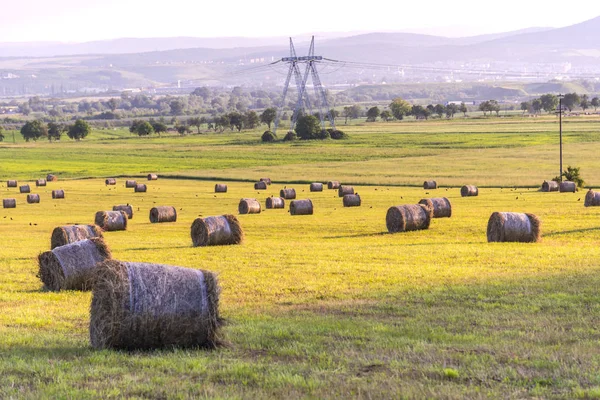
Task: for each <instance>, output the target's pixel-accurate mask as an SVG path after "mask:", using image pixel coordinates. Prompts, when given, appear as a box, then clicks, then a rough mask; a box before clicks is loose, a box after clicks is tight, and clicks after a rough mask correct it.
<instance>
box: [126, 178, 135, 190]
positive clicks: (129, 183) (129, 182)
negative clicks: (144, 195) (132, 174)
mask: <svg viewBox="0 0 600 400" xmlns="http://www.w3.org/2000/svg"><path fill="white" fill-rule="evenodd" d="M136 186H137V182H136V181H133V180H131V179H128V180H126V181H125V187H126V188H130V189H131V188H134V187H136Z"/></svg>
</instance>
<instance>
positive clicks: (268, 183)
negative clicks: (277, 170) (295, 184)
mask: <svg viewBox="0 0 600 400" xmlns="http://www.w3.org/2000/svg"><path fill="white" fill-rule="evenodd" d="M258 181H259V182H266V183H267V185H270V184H271V183H272V182H271V178H260V179H259V180H258Z"/></svg>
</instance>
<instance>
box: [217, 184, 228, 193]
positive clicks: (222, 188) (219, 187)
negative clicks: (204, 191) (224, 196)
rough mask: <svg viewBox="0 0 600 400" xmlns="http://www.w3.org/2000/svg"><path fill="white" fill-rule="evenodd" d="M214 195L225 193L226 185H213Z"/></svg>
mask: <svg viewBox="0 0 600 400" xmlns="http://www.w3.org/2000/svg"><path fill="white" fill-rule="evenodd" d="M215 193H227V185H226V184H224V183H217V184H216V185H215Z"/></svg>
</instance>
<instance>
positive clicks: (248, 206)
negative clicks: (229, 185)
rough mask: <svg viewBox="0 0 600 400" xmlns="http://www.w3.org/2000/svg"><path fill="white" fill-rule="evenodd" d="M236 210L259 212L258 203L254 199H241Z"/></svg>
mask: <svg viewBox="0 0 600 400" xmlns="http://www.w3.org/2000/svg"><path fill="white" fill-rule="evenodd" d="M238 212H239V213H240V214H260V203H259V202H258V200H256V199H241V200H240V204H239V205H238Z"/></svg>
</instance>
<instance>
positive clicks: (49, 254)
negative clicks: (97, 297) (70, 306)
mask: <svg viewBox="0 0 600 400" xmlns="http://www.w3.org/2000/svg"><path fill="white" fill-rule="evenodd" d="M110 258H111V254H110V250H109V248H108V246H107V245H106V243H105V242H104V240H103V239H101V238H92V239H85V240H80V241H77V242H73V243H69V244H67V245H64V246H60V247H56V248H54V249H53V250H51V251H46V252H44V253H41V254H40V255H39V256H38V264H39V272H38V277H39V278H40V279H41V280H42V282H43V283H44V285H45V286H46V288H48V289H49V290H53V291H59V290H91V289H92V283H93V277H94V268H95V267H96V265H97V264H98V263H100V262H102V261H104V260H107V259H110Z"/></svg>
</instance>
